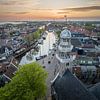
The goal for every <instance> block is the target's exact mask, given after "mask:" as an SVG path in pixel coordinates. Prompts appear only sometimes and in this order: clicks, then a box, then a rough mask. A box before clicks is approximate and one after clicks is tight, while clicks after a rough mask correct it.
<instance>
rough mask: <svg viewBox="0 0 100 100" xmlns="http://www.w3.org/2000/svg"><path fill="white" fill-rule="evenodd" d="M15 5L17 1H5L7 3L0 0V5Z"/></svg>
mask: <svg viewBox="0 0 100 100" xmlns="http://www.w3.org/2000/svg"><path fill="white" fill-rule="evenodd" d="M15 4H17V1H9V0H7V1H3V0H1V1H0V5H15Z"/></svg>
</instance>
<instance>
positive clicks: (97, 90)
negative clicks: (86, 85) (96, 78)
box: [89, 82, 100, 100]
mask: <svg viewBox="0 0 100 100" xmlns="http://www.w3.org/2000/svg"><path fill="white" fill-rule="evenodd" d="M89 91H90V92H92V93H93V94H94V95H95V96H96V97H97V98H98V100H100V82H99V83H97V84H95V85H94V86H93V87H91V88H90V89H89Z"/></svg>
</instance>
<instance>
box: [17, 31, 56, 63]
mask: <svg viewBox="0 0 100 100" xmlns="http://www.w3.org/2000/svg"><path fill="white" fill-rule="evenodd" d="M46 33H47V36H46V39H45V40H43V43H42V44H38V47H39V50H38V52H36V51H35V50H33V49H32V50H31V51H29V52H28V53H26V55H25V56H24V57H22V59H21V61H20V64H19V65H24V64H28V63H31V62H34V61H36V58H39V57H40V56H44V55H48V54H49V53H50V52H51V50H52V49H53V48H54V46H53V44H55V43H56V36H55V34H54V32H48V31H47V32H46Z"/></svg>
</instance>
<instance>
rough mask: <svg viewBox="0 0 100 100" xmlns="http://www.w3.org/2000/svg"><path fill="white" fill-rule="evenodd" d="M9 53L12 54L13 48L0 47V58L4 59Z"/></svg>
mask: <svg viewBox="0 0 100 100" xmlns="http://www.w3.org/2000/svg"><path fill="white" fill-rule="evenodd" d="M11 54H13V50H12V48H11V47H8V46H1V47H0V60H5V59H6V58H7V57H8V56H10V55H11Z"/></svg>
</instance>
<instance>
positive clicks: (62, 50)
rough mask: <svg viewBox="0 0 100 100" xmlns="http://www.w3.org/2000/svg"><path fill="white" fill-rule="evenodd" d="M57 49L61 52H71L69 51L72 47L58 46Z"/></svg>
mask: <svg viewBox="0 0 100 100" xmlns="http://www.w3.org/2000/svg"><path fill="white" fill-rule="evenodd" d="M58 49H59V51H61V52H71V50H72V49H73V45H67V46H64V45H59V46H58Z"/></svg>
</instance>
